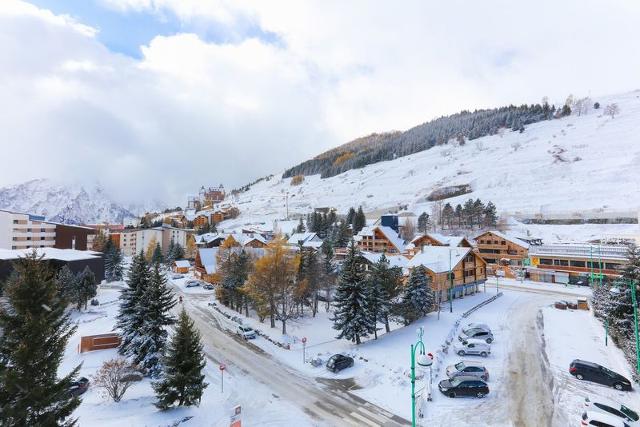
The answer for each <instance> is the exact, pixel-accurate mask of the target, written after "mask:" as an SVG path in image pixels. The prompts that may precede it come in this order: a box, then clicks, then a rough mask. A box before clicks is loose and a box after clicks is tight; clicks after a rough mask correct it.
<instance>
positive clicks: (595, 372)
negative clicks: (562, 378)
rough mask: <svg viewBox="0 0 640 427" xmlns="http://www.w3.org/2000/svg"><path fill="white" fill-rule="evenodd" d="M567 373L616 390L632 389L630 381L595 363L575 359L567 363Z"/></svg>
mask: <svg viewBox="0 0 640 427" xmlns="http://www.w3.org/2000/svg"><path fill="white" fill-rule="evenodd" d="M569 373H570V374H571V375H573V376H574V377H576V378H577V379H579V380H587V381H592V382H594V383H598V384H602V385H606V386H609V387H613V388H615V389H616V390H625V391H630V390H632V387H631V381H629V380H628V379H626V378H625V377H623V376H622V375H620V374H618V373H617V372H613V371H612V370H610V369H608V368H605V367H604V366H602V365H598V364H597V363H593V362H587V361H586V360H580V359H576V360H574V361H573V362H571V365H569Z"/></svg>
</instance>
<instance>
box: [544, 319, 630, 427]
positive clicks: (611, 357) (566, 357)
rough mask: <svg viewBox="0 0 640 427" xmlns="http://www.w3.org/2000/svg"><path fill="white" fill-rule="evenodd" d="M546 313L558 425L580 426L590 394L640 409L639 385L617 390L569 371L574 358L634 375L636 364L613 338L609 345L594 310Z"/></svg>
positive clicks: (547, 343)
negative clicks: (580, 377) (578, 378)
mask: <svg viewBox="0 0 640 427" xmlns="http://www.w3.org/2000/svg"><path fill="white" fill-rule="evenodd" d="M542 315H543V321H544V338H545V343H546V353H547V355H548V358H549V366H550V368H551V370H552V373H553V376H554V380H553V381H554V396H555V407H556V412H555V414H554V425H558V426H579V425H580V416H581V415H582V413H583V412H584V410H585V408H584V399H585V397H587V396H588V397H589V398H591V399H593V398H597V397H602V398H605V399H607V400H612V401H616V402H620V403H622V404H624V405H626V406H628V407H630V408H632V409H634V410H636V411H638V410H640V392H639V391H638V386H637V385H635V386H634V387H635V389H634V390H633V391H631V392H626V391H616V390H614V389H613V388H609V387H605V386H602V385H599V384H596V383H592V382H587V381H579V380H577V379H575V378H574V377H573V376H572V375H570V374H569V364H570V363H571V362H572V361H573V360H574V359H582V360H587V361H590V362H595V363H598V364H600V365H603V366H606V367H607V368H609V369H611V370H613V371H615V372H618V373H620V374H622V375H624V376H625V377H627V378H629V379H631V369H632V368H633V367H631V366H629V363H627V361H626V359H625V358H624V356H623V354H622V351H621V350H620V349H618V348H617V347H616V346H615V345H614V344H613V343H612V342H611V340H609V342H608V345H607V346H605V331H604V326H603V325H602V323H601V322H599V321H598V320H597V319H596V318H595V317H594V316H593V315H592V313H591V312H590V311H581V310H557V309H555V308H553V307H546V308H544V309H543V310H542Z"/></svg>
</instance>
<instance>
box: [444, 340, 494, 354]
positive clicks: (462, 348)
mask: <svg viewBox="0 0 640 427" xmlns="http://www.w3.org/2000/svg"><path fill="white" fill-rule="evenodd" d="M453 349H454V350H455V352H456V354H457V355H458V356H465V355H467V354H470V355H479V356H482V357H487V356H488V355H489V354H491V346H490V345H489V344H487V343H486V341H484V340H477V339H473V338H471V339H468V340H466V341H462V342H461V343H459V344H457V343H456V344H455V345H454V346H453Z"/></svg>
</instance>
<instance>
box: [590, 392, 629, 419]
mask: <svg viewBox="0 0 640 427" xmlns="http://www.w3.org/2000/svg"><path fill="white" fill-rule="evenodd" d="M584 406H585V408H588V409H591V410H597V411H601V412H607V413H609V414H612V415H615V416H616V417H620V418H622V419H623V420H625V421H632V422H633V421H638V419H640V416H639V415H638V413H637V412H636V411H634V410H633V409H631V408H627V407H626V406H624V405H623V404H622V403H619V402H614V401H612V400H607V399H603V398H601V397H600V396H593V397H591V398H589V397H585V398H584Z"/></svg>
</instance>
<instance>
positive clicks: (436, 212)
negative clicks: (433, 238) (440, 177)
mask: <svg viewBox="0 0 640 427" xmlns="http://www.w3.org/2000/svg"><path fill="white" fill-rule="evenodd" d="M441 218H442V200H436V201H435V202H434V203H433V205H431V219H432V220H431V224H433V231H438V228H437V226H438V224H440V227H442V224H441V223H440V221H441Z"/></svg>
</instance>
